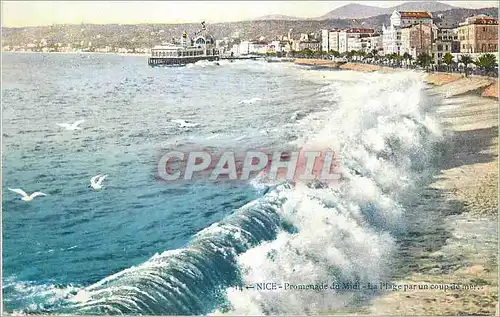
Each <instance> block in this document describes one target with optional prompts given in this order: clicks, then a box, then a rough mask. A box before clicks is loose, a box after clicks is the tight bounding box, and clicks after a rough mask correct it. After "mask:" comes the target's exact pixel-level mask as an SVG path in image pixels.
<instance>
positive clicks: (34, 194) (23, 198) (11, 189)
mask: <svg viewBox="0 0 500 317" xmlns="http://www.w3.org/2000/svg"><path fill="white" fill-rule="evenodd" d="M8 189H9V190H10V191H13V192H14V193H18V194H20V195H22V196H23V197H22V198H21V200H24V201H31V200H33V198H35V197H37V196H47V194H44V193H42V192H34V193H32V194H31V195H29V196H28V194H26V192H25V191H24V190H22V189H20V188H8Z"/></svg>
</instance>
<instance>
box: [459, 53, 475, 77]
mask: <svg viewBox="0 0 500 317" xmlns="http://www.w3.org/2000/svg"><path fill="white" fill-rule="evenodd" d="M460 63H462V64H464V66H465V77H467V75H468V73H469V72H468V69H469V65H470V64H472V63H473V60H472V57H470V55H464V54H462V55H460Z"/></svg>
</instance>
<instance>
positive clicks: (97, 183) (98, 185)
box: [8, 120, 108, 201]
mask: <svg viewBox="0 0 500 317" xmlns="http://www.w3.org/2000/svg"><path fill="white" fill-rule="evenodd" d="M83 122H85V120H78V121H75V122H74V123H73V124H69V123H57V125H58V126H60V127H62V128H65V129H66V130H81V129H82V128H81V127H80V126H79V125H80V124H82V123H83ZM107 176H108V175H107V174H99V175H96V176H94V177H92V178H91V179H90V185H89V186H88V187H89V188H92V189H94V190H99V189H102V188H103V187H102V181H103V180H104V179H105V178H106V177H107ZM8 190H10V191H12V192H14V193H18V194H20V195H21V196H22V197H21V200H24V201H32V200H33V198H35V197H39V196H47V194H45V193H42V192H34V193H32V194H31V195H28V194H27V193H26V192H25V191H24V190H22V189H20V188H8Z"/></svg>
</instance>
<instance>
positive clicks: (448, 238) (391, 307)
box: [294, 60, 499, 316]
mask: <svg viewBox="0 0 500 317" xmlns="http://www.w3.org/2000/svg"><path fill="white" fill-rule="evenodd" d="M294 62H295V63H296V64H300V65H309V66H319V67H325V68H331V69H337V70H353V71H364V72H373V71H378V72H395V71H408V70H406V69H393V68H389V67H382V66H376V65H367V64H355V63H346V64H339V63H335V62H332V61H318V60H295V61H294ZM422 79H423V81H424V82H426V83H428V84H429V88H428V89H427V92H428V93H429V95H430V96H431V98H433V99H435V100H436V101H437V102H436V103H434V105H432V106H431V109H430V112H431V113H432V114H433V115H434V117H435V118H437V120H438V121H439V123H440V125H441V126H442V128H443V130H444V131H443V132H444V136H445V140H444V142H443V151H444V153H443V157H442V158H441V159H440V162H438V163H436V166H435V167H436V168H437V171H438V172H437V173H436V174H435V175H434V176H433V177H432V179H430V180H429V182H428V183H427V184H426V185H424V186H423V187H422V188H421V189H420V190H419V191H418V192H419V195H418V198H417V199H416V201H415V202H414V204H412V205H411V206H409V207H410V208H408V215H407V218H408V219H407V221H408V224H409V225H408V226H409V227H408V228H407V230H408V231H409V232H411V233H412V234H409V235H408V236H404V237H403V238H398V245H399V246H400V247H399V250H398V253H397V254H396V255H395V259H396V260H395V262H396V263H394V272H395V273H394V276H393V278H392V280H391V282H392V283H394V284H399V285H401V284H407V285H408V284H411V285H416V284H419V285H420V284H426V285H428V286H430V285H432V284H434V285H435V284H441V285H443V284H460V285H475V289H467V290H463V289H462V290H460V291H443V290H439V289H427V290H418V289H417V290H412V291H406V292H403V291H387V292H383V293H381V294H380V295H379V296H377V297H375V298H374V299H372V300H371V301H370V302H369V303H367V304H366V305H364V306H363V307H358V308H356V309H354V310H352V309H351V310H349V312H350V313H351V314H357V315H367V314H369V315H385V316H387V315H417V316H425V315H497V316H498V315H499V306H498V302H497V301H498V262H497V261H498V257H497V250H498V249H497V248H498V209H497V208H498V114H499V112H498V108H499V107H498V78H484V77H467V78H465V77H464V76H462V75H459V74H449V73H427V74H424V73H423V77H422ZM326 314H330V315H331V314H334V315H335V314H345V311H340V310H339V311H328V312H326Z"/></svg>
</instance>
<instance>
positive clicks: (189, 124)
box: [171, 119, 200, 128]
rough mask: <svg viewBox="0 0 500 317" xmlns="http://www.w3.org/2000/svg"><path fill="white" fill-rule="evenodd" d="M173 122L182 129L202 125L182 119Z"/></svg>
mask: <svg viewBox="0 0 500 317" xmlns="http://www.w3.org/2000/svg"><path fill="white" fill-rule="evenodd" d="M171 121H172V122H174V123H177V124H178V125H179V126H180V127H181V128H191V127H197V126H199V125H200V124H199V123H195V122H190V121H185V120H182V119H174V120H171Z"/></svg>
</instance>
